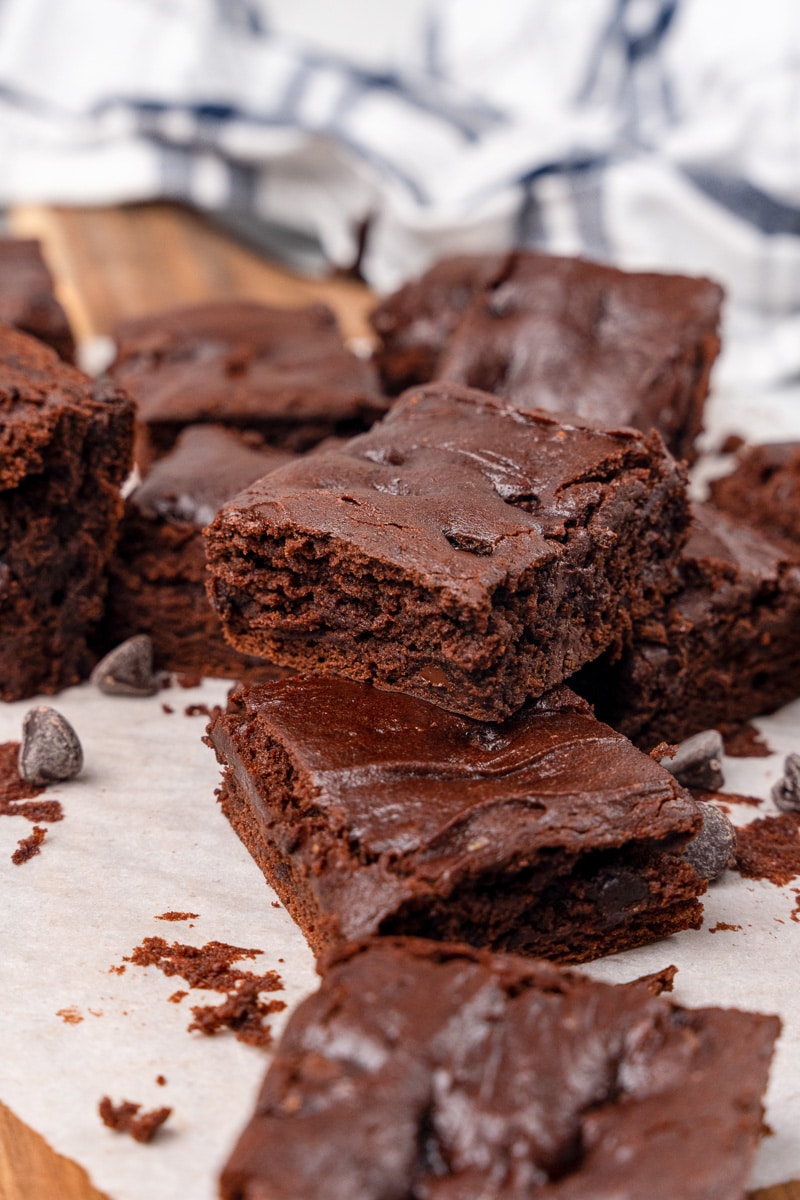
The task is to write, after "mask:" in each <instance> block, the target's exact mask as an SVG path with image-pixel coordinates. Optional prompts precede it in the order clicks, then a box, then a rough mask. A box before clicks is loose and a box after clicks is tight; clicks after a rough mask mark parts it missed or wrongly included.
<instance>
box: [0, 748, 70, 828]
mask: <svg viewBox="0 0 800 1200" xmlns="http://www.w3.org/2000/svg"><path fill="white" fill-rule="evenodd" d="M43 791H44V788H43V787H40V786H39V784H35V783H28V781H27V780H26V779H23V778H22V776H21V775H20V773H19V742H4V743H2V744H0V817H25V818H26V819H27V820H28V821H61V820H63V818H64V810H63V809H62V807H61V804H60V803H59V801H58V800H38V801H36V800H34V797H35V796H40V795H41V794H42V792H43Z"/></svg>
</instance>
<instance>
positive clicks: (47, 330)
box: [0, 238, 75, 361]
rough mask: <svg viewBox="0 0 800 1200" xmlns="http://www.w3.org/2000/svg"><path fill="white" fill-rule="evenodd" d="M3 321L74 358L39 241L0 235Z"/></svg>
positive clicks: (69, 333) (0, 288)
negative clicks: (0, 236) (1, 236)
mask: <svg viewBox="0 0 800 1200" xmlns="http://www.w3.org/2000/svg"><path fill="white" fill-rule="evenodd" d="M0 321H2V322H4V323H5V324H7V325H13V326H14V327H15V328H17V329H20V330H22V332H24V333H29V334H31V335H32V336H33V337H38V338H41V339H42V340H43V341H45V342H46V343H47V344H48V345H51V346H52V347H53V349H55V350H57V351H58V353H59V354H60V355H61V357H62V358H64V359H66V360H68V361H72V357H73V355H74V352H75V343H74V340H73V337H72V331H71V329H70V327H69V321H68V320H67V315H66V313H65V312H64V310H63V308H62V307H61V305H60V304H59V302H58V300H57V299H56V296H55V293H54V291H53V278H52V276H51V274H50V271H49V270H48V267H47V264H46V263H45V261H44V259H43V258H42V252H41V248H40V246H39V243H38V242H37V241H33V240H32V239H26V238H0Z"/></svg>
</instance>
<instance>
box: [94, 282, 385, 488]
mask: <svg viewBox="0 0 800 1200" xmlns="http://www.w3.org/2000/svg"><path fill="white" fill-rule="evenodd" d="M111 374H112V376H113V377H114V378H115V379H116V380H117V381H118V382H119V383H121V384H122V385H123V386H124V387H125V388H126V389H127V390H128V391H129V392H130V394H131V396H132V397H133V399H134V400H135V401H136V405H137V440H136V458H137V461H138V462H139V464H140V465H141V466H143V467H145V466H147V465H148V464H149V463H150V462H151V461H152V460H153V459H154V458H158V457H160V456H161V455H163V454H165V453H166V452H167V451H168V450H169V449H171V447H172V446H173V445H174V443H175V439H176V438H177V436H178V434H179V433H180V431H181V429H182V428H183V427H184V426H185V425H194V424H200V423H203V422H212V423H216V424H222V425H228V426H231V427H234V428H237V429H244V430H253V431H256V432H257V433H258V434H260V435H261V436H262V438H263V439H264V441H266V442H268V443H270V444H271V445H275V446H281V447H285V448H287V449H293V450H303V449H306V448H308V447H309V446H312V445H314V444H315V443H316V442H318V441H320V440H321V439H322V438H324V437H328V436H330V435H344V434H351V433H355V432H358V431H360V430H362V429H366V428H367V427H368V426H369V425H371V424H372V422H373V421H374V420H376V419H377V418H378V417H379V416H381V415H382V414H383V413H384V412H385V411H386V407H387V404H388V401H387V400H386V399H385V398H384V397H383V396H381V395H380V393H379V391H378V386H377V381H376V375H375V369H374V367H373V366H372V364H371V363H369V362H365V361H363V360H362V359H360V358H358V357H357V356H356V355H355V354H352V353H351V352H350V351H349V350H348V349H347V347H346V346H345V344H344V342H343V340H342V336H341V334H340V332H339V328H338V325H337V323H336V318H335V316H334V314H333V313H332V312H331V311H330V309H329V308H326V307H325V305H323V304H312V305H308V306H307V307H305V308H292V309H289V308H287V309H284V308H269V307H267V306H266V305H263V304H256V303H253V302H250V301H243V300H237V301H219V302H217V303H213V304H203V305H198V306H195V307H191V308H182V309H176V310H173V311H170V312H164V313H157V314H155V315H153V316H147V317H139V318H137V319H135V320H130V321H126V322H124V323H123V324H121V325H120V326H119V328H118V330H117V357H116V360H115V362H114V363H113V364H112V367H111Z"/></svg>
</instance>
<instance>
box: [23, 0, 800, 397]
mask: <svg viewBox="0 0 800 1200" xmlns="http://www.w3.org/2000/svg"><path fill="white" fill-rule="evenodd" d="M265 4H266V6H267V8H268V0H261V3H259V0H0V163H1V164H2V170H0V204H12V203H17V202H21V201H27V202H30V201H42V202H60V203H80V204H86V203H113V202H117V201H125V200H141V199H147V198H152V197H172V198H176V199H181V200H186V201H188V202H190V203H193V204H196V205H198V206H200V207H201V208H204V209H209V210H228V211H233V212H234V213H238V214H241V215H242V216H246V217H255V218H258V219H260V220H263V221H264V222H267V223H271V224H274V225H277V226H284V227H288V228H290V229H293V230H295V231H297V232H299V233H302V234H307V235H310V236H313V237H314V238H316V239H318V240H319V242H320V244H321V246H322V249H323V251H324V254H325V255H326V257H327V258H328V259H329V260H330V261H331V262H333V263H336V264H339V265H349V264H351V263H352V262H353V260H354V258H355V255H356V246H357V242H358V231H359V228H360V226H361V225H362V224H363V222H365V221H369V235H368V238H367V242H366V250H365V253H364V256H363V260H362V270H363V271H364V273H365V275H366V277H367V279H368V280H369V281H370V282H371V283H372V284H374V285H375V286H376V287H378V288H379V289H387V288H390V287H393V286H395V285H397V284H398V283H399V282H401V281H402V280H403V279H405V278H407V277H408V276H409V275H412V274H414V273H416V272H418V271H419V270H420V269H422V268H423V267H424V266H425V265H426V264H427V263H428V262H430V261H431V260H432V259H433V258H435V257H438V256H440V255H442V254H445V253H450V252H455V251H460V250H473V249H493V248H497V247H501V246H505V245H509V244H511V243H526V244H531V245H537V246H541V247H544V248H547V249H550V250H553V251H556V252H560V253H585V254H587V255H589V256H592V257H595V258H599V259H604V260H609V261H613V262H616V263H618V264H620V265H622V266H628V267H632V268H646V267H647V268H650V267H654V268H666V269H678V270H686V271H689V272H693V273H704V274H709V275H712V276H714V277H715V278H717V279H720V280H721V281H722V282H723V283H724V284H726V286H727V287H728V289H729V292H730V294H731V296H732V298H733V301H734V305H733V309H732V314H733V321H734V331H735V334H736V344H737V346H738V347H740V353H738V355H737V356H735V359H734V360H732V361H731V362H729V364H728V366H729V369H731V370H733V372H734V373H735V374H736V377H737V379H738V380H739V381H740V382H747V381H748V380H749V379H750V378H752V379H754V380H758V381H759V382H760V383H764V382H771V383H774V382H778V381H781V380H783V381H787V380H791V379H797V378H798V377H800V3H798V0H759V2H758V3H757V4H756V3H754V0H724V2H723V0H558V2H557V3H554V2H553V0H492V3H491V4H486V3H485V0H439V2H432V3H431V6H430V9H429V12H428V15H427V19H426V21H425V24H424V28H423V29H422V30H421V31H420V36H419V38H418V39H417V41H416V45H415V46H414V47H412V49H411V50H407V52H406V53H405V54H404V55H403V57H402V58H398V61H397V62H396V63H395V64H394V65H393V67H392V69H391V70H385V71H381V72H377V71H369V70H366V69H364V68H363V67H361V66H357V65H354V64H353V63H348V62H345V61H342V60H340V59H334V58H331V57H328V56H325V55H324V54H322V53H319V52H316V51H312V50H309V49H308V48H306V47H302V46H300V45H298V44H297V43H296V42H292V41H290V40H288V39H287V38H285V37H281V36H279V35H278V34H276V33H275V32H273V31H271V29H270V27H269V24H268V22H267V21H266V20H265V17H264V8H265Z"/></svg>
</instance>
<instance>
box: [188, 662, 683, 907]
mask: <svg viewBox="0 0 800 1200" xmlns="http://www.w3.org/2000/svg"><path fill="white" fill-rule="evenodd" d="M210 732H211V739H212V741H213V742H214V743H215V744H221V739H226V738H228V739H230V740H229V745H230V746H232V747H233V749H234V755H233V756H231V755H229V754H228V752H227V750H226V748H225V747H223V755H224V757H225V758H226V759H227V760H228V761H234V762H235V761H236V760H238V763H239V764H241V767H238V766H234V770H236V771H237V772H239V771H240V770H241V769H243V770H244V772H245V774H247V773H250V774H251V776H252V778H253V779H258V777H259V773H260V770H261V766H262V756H263V754H264V752H265V749H268V748H269V747H271V746H272V747H274V746H275V745H277V746H279V747H280V748H281V749H282V751H283V752H284V753H285V754H286V755H287V756H288V760H289V761H290V762H291V764H292V770H293V773H294V778H295V779H296V794H295V796H294V801H293V802H294V804H295V805H296V810H297V814H298V817H299V816H300V815H301V814H302V813H303V812H304V810H305V809H306V808H308V807H309V806H311V807H313V808H315V809H317V810H318V811H320V812H322V813H324V814H325V817H324V820H323V818H322V817H320V818H319V820H320V822H321V823H323V824H325V825H326V826H327V827H328V828H329V829H331V830H338V831H340V832H341V831H344V834H343V836H344V837H345V838H346V839H349V841H350V844H351V846H354V847H356V848H357V849H355V850H354V851H353V856H354V859H355V860H356V862H357V861H358V857H359V855H361V856H366V859H367V861H370V862H371V861H374V860H375V859H376V858H377V857H378V856H380V855H388V856H389V857H390V858H392V859H393V860H394V861H395V862H396V864H397V866H398V869H399V870H400V872H401V873H406V872H408V871H412V870H413V871H417V872H419V873H421V874H422V875H424V876H425V877H426V878H429V879H433V878H435V877H437V876H441V875H445V874H448V873H451V872H454V871H457V870H463V869H465V868H466V869H468V870H469V869H473V868H474V870H475V871H476V872H477V871H482V870H486V869H487V868H488V867H490V865H491V863H499V862H506V861H513V860H515V856H516V857H520V858H524V857H526V856H527V855H533V854H535V853H536V852H537V851H539V850H541V849H542V848H544V847H558V848H559V849H564V850H567V851H575V852H577V853H585V852H587V851H589V850H592V849H604V848H611V847H617V846H620V845H622V844H623V843H625V842H628V841H630V840H634V839H644V840H646V839H651V840H652V841H653V842H655V841H657V840H660V839H663V838H667V837H669V836H671V835H673V834H674V835H681V834H684V835H686V834H691V833H693V832H695V831H696V829H697V828H698V826H699V820H700V816H699V810H698V807H697V805H696V803H695V801H694V800H693V799H692V798H691V796H690V795H689V794H688V793H687V792H686V791H685V790H684V789H683V788H682V787H681V786H680V785H679V784H678V783H677V782H676V780H675V779H674V778H673V777H672V776H671V775H670V773H669V772H668V771H666V770H665V769H664V768H663V767H661V766H659V764H658V763H656V762H654V761H653V760H652V759H650V758H648V757H647V756H646V755H644V754H642V753H641V752H640V751H639V750H637V749H635V747H634V746H632V745H631V743H630V742H629V741H628V740H627V738H625V737H623V736H622V734H619V733H615V732H614V731H613V730H612V729H610V728H609V727H608V726H606V725H601V724H600V722H598V721H597V720H595V718H594V717H593V716H592V712H591V709H590V708H589V706H588V705H587V704H586V703H585V702H584V701H582V700H579V699H578V697H577V696H575V694H574V693H573V692H571V691H569V690H568V689H567V688H564V687H562V688H557V689H555V690H554V691H552V692H550V693H549V694H548V695H546V696H544V697H542V698H541V699H539V700H537V701H534V702H532V703H530V704H529V705H528V706H526V708H525V709H523V710H522V711H521V712H520V713H518V714H517V715H516V716H514V717H512V718H510V719H509V720H507V721H506V722H504V723H503V724H502V725H497V724H493V723H489V722H483V721H474V720H471V719H469V718H466V717H461V716H458V715H456V714H455V713H452V712H447V711H444V710H441V709H438V708H435V707H433V706H431V705H429V704H427V703H425V702H424V701H421V700H417V699H415V698H413V697H411V696H407V695H403V694H401V693H397V692H384V691H380V690H378V689H377V688H372V687H369V686H367V685H366V684H359V683H351V682H349V681H348V680H344V679H337V678H335V677H332V676H331V677H326V678H317V677H311V676H307V677H295V678H292V679H287V680H283V681H281V682H279V683H276V684H267V685H263V686H253V687H250V688H248V689H245V690H244V691H243V692H242V693H240V694H237V695H235V696H234V697H233V698H232V700H231V706H230V710H229V712H228V714H227V715H221V716H219V717H218V718H217V719H216V721H215V722H214V723H212V726H211V731H210ZM240 782H241V783H243V784H244V786H245V788H246V790H248V791H250V790H251V789H252V786H253V785H252V783H250V784H248V783H247V782H246V780H245V779H240ZM267 790H268V791H269V788H267ZM678 852H679V851H678ZM403 864H404V865H403ZM378 886H379V887H380V886H381V884H379V885H378ZM382 886H385V881H384V883H383V885H382ZM365 887H367V890H368V884H367V882H366V880H365Z"/></svg>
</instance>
